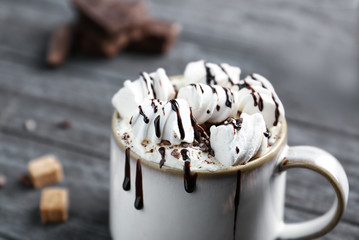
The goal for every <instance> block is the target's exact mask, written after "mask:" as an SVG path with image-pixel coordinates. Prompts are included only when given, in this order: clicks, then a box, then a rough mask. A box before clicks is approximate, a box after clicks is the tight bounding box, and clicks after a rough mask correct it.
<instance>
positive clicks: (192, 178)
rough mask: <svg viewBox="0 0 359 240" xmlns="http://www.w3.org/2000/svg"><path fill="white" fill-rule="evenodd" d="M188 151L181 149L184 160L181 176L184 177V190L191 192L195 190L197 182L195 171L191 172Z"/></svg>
mask: <svg viewBox="0 0 359 240" xmlns="http://www.w3.org/2000/svg"><path fill="white" fill-rule="evenodd" d="M188 154H189V152H188V150H187V149H182V150H181V155H182V158H183V161H184V167H183V171H184V174H183V178H184V188H185V190H186V192H188V193H192V192H193V191H195V190H196V182H197V175H198V174H197V173H194V174H191V159H190V158H189V155H188Z"/></svg>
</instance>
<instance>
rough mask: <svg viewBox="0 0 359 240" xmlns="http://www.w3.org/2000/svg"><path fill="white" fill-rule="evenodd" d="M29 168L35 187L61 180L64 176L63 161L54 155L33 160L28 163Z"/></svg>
mask: <svg viewBox="0 0 359 240" xmlns="http://www.w3.org/2000/svg"><path fill="white" fill-rule="evenodd" d="M28 170H29V174H30V178H31V181H32V184H33V186H34V187H35V188H40V187H43V186H45V185H48V184H52V183H56V182H60V181H61V180H62V178H63V172H62V166H61V163H60V162H59V160H57V158H56V157H55V156H53V155H46V156H42V157H40V158H37V159H34V160H31V161H30V162H29V164H28Z"/></svg>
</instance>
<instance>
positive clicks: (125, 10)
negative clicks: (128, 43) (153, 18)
mask: <svg viewBox="0 0 359 240" xmlns="http://www.w3.org/2000/svg"><path fill="white" fill-rule="evenodd" d="M73 3H74V5H75V6H76V8H77V10H78V12H79V15H80V21H86V22H88V23H89V24H92V25H95V26H97V27H98V28H99V29H102V30H104V31H105V32H106V33H108V34H110V35H112V34H116V33H118V32H120V31H122V30H124V29H127V28H131V27H132V26H133V25H141V23H142V22H144V21H145V19H146V18H147V14H146V6H145V5H144V3H142V2H123V1H114V0H73Z"/></svg>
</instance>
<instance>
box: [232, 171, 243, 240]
mask: <svg viewBox="0 0 359 240" xmlns="http://www.w3.org/2000/svg"><path fill="white" fill-rule="evenodd" d="M241 175H242V174H241V170H238V171H237V185H236V193H235V196H234V224H233V240H235V239H236V230H237V215H238V206H239V201H240V198H241Z"/></svg>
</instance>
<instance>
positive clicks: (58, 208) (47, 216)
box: [40, 188, 69, 223]
mask: <svg viewBox="0 0 359 240" xmlns="http://www.w3.org/2000/svg"><path fill="white" fill-rule="evenodd" d="M68 202H69V197H68V191H67V190H66V189H65V188H46V189H44V190H42V193H41V202H40V212H41V220H42V222H43V223H50V222H64V221H66V220H67V216H68V206H69V203H68Z"/></svg>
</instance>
